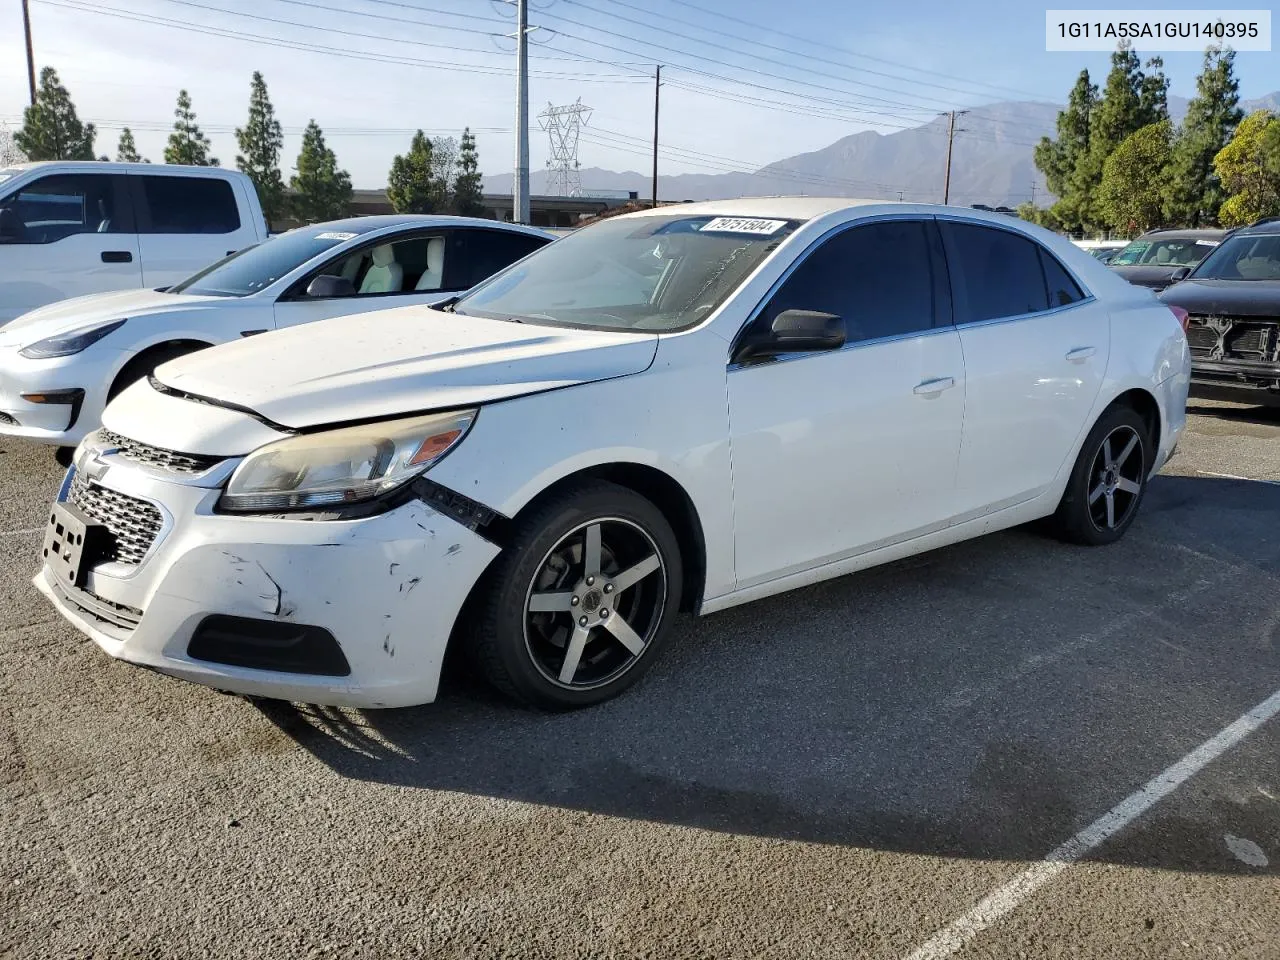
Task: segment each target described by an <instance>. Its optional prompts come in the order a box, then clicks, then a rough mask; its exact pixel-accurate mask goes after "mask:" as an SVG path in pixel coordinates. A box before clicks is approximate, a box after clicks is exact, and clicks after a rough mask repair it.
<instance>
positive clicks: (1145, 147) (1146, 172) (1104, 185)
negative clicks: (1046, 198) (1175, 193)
mask: <svg viewBox="0 0 1280 960" xmlns="http://www.w3.org/2000/svg"><path fill="white" fill-rule="evenodd" d="M1172 140H1173V125H1172V124H1171V123H1170V122H1169V121H1168V120H1161V121H1159V122H1157V123H1152V124H1148V125H1147V126H1145V127H1143V128H1142V129H1141V130H1136V131H1134V132H1133V133H1131V134H1129V136H1127V137H1125V138H1124V140H1122V141H1121V142H1120V146H1118V147H1116V148H1115V150H1113V151H1112V152H1111V156H1109V157H1107V159H1106V162H1105V163H1104V164H1103V165H1102V182H1101V183H1100V184H1099V185H1098V209H1099V210H1100V211H1101V212H1102V215H1103V216H1104V217H1105V218H1106V221H1107V223H1108V224H1110V225H1111V226H1112V227H1114V228H1115V229H1117V230H1119V231H1121V232H1123V233H1126V234H1128V235H1130V236H1133V235H1134V234H1138V233H1144V232H1145V231H1147V230H1150V229H1151V228H1152V227H1156V226H1159V225H1160V224H1161V223H1162V222H1163V220H1164V198H1163V195H1162V186H1163V183H1164V178H1165V171H1166V169H1167V168H1168V166H1169V160H1170V156H1171V151H1170V145H1171V143H1172Z"/></svg>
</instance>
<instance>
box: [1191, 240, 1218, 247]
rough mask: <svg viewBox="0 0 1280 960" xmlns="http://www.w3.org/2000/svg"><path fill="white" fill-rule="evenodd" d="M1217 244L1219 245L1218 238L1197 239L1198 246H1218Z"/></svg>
mask: <svg viewBox="0 0 1280 960" xmlns="http://www.w3.org/2000/svg"><path fill="white" fill-rule="evenodd" d="M1217 245H1218V241H1217V240H1197V241H1196V246H1197V247H1216V246H1217Z"/></svg>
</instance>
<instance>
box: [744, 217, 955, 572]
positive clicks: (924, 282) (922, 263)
mask: <svg viewBox="0 0 1280 960" xmlns="http://www.w3.org/2000/svg"><path fill="white" fill-rule="evenodd" d="M788 309H804V310H819V311H823V312H826V313H834V314H836V315H838V316H840V317H841V318H843V319H844V321H845V324H846V327H847V330H848V340H847V343H846V345H845V346H844V347H843V348H842V349H838V350H834V351H830V352H825V353H812V354H796V355H791V356H788V357H786V358H782V359H777V360H770V361H763V362H759V363H748V364H746V365H739V366H734V365H731V366H730V369H729V372H728V393H729V424H730V441H731V445H732V456H733V498H734V504H733V506H734V556H735V567H736V573H737V585H738V588H739V589H742V588H746V587H750V586H753V585H755V584H758V583H763V582H766V581H768V580H772V579H775V578H778V577H782V576H786V575H787V574H790V573H796V572H799V571H802V570H805V569H808V568H811V567H816V566H820V565H822V564H825V563H830V562H833V561H837V560H840V559H843V558H845V557H849V556H852V555H854V554H857V553H861V552H865V551H867V550H872V549H875V548H876V547H878V546H884V545H888V544H890V543H894V542H898V541H902V540H906V539H910V538H912V537H914V536H919V535H922V534H924V533H927V532H929V531H931V530H935V529H939V528H941V527H944V526H946V525H947V523H948V521H949V519H950V517H951V515H952V513H953V509H954V485H955V474H956V461H957V457H958V455H959V452H960V440H961V432H962V425H963V419H964V404H965V368H964V361H963V357H962V355H961V350H960V339H959V336H958V335H957V333H956V331H955V329H954V327H953V326H952V325H951V322H950V298H949V293H948V291H947V289H946V283H945V276H944V275H943V274H942V272H941V250H940V246H939V244H938V240H937V234H936V228H935V227H934V225H933V222H932V221H931V220H929V221H924V220H918V219H916V220H912V219H891V220H884V221H878V222H876V223H873V224H867V225H862V226H853V227H850V228H847V229H845V230H844V231H843V232H840V233H838V234H835V235H834V236H831V237H828V238H827V239H825V240H824V241H823V242H822V243H821V245H820V246H818V247H817V248H816V249H814V250H812V251H810V252H809V253H808V254H807V255H806V256H805V258H804V260H803V261H802V262H801V263H800V264H799V265H798V266H797V267H796V268H795V269H794V271H793V272H792V273H791V274H790V276H789V277H788V278H787V279H786V280H784V281H783V283H782V284H781V286H780V287H779V288H778V289H777V291H776V292H775V293H774V294H773V295H772V296H771V297H770V299H769V300H768V302H767V303H766V304H765V306H764V307H763V309H762V311H761V312H760V314H759V316H758V318H757V319H756V320H755V321H753V322H754V323H756V324H760V325H762V326H767V325H769V324H771V323H772V321H773V318H774V317H775V316H777V314H778V313H780V312H782V311H783V310H788ZM748 326H749V327H750V326H751V325H748Z"/></svg>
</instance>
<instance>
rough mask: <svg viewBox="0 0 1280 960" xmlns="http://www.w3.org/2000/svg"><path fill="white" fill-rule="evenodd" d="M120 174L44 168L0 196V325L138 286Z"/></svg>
mask: <svg viewBox="0 0 1280 960" xmlns="http://www.w3.org/2000/svg"><path fill="white" fill-rule="evenodd" d="M133 219H134V218H133V208H132V205H131V202H130V198H129V192H128V189H127V180H126V178H125V176H124V175H123V174H115V173H105V172H104V173H95V172H89V171H85V172H77V173H50V174H46V175H45V176H42V177H39V178H37V179H35V180H33V181H30V182H28V183H26V184H24V185H22V186H20V187H18V188H16V189H11V191H10V192H9V194H7V195H6V196H5V197H4V198H3V199H0V323H2V322H5V321H7V320H12V319H13V318H14V317H17V316H20V315H21V314H24V313H26V312H27V311H28V310H34V309H35V308H36V307H42V306H44V305H45V304H47V303H54V302H56V301H58V300H66V299H68V298H69V297H79V296H83V295H85V294H89V293H102V292H105V291H108V290H129V289H134V288H137V287H140V286H142V272H141V269H140V264H139V257H138V238H137V236H136V234H135V233H134V224H133Z"/></svg>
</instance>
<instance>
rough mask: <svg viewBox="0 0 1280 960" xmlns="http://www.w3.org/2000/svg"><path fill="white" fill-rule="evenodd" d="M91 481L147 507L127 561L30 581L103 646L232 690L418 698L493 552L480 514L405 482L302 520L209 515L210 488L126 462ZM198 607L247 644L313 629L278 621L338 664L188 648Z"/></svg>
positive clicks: (339, 701) (385, 700)
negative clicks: (143, 541) (394, 500)
mask: <svg viewBox="0 0 1280 960" xmlns="http://www.w3.org/2000/svg"><path fill="white" fill-rule="evenodd" d="M74 469H75V468H73V470H74ZM94 482H95V483H97V484H100V485H101V486H103V487H105V488H107V489H109V490H112V491H115V492H116V493H118V494H120V495H123V496H124V497H127V498H134V499H135V500H138V501H144V502H146V503H150V504H153V505H155V506H157V507H159V508H160V510H161V511H162V514H163V517H164V522H163V526H162V528H161V530H160V532H159V534H158V535H157V536H156V538H155V542H154V543H153V544H152V545H151V547H150V548H149V549H148V550H147V552H146V554H145V556H144V558H143V559H142V561H141V562H139V563H136V564H125V563H120V562H108V563H104V564H100V565H99V566H97V567H95V568H94V569H93V570H91V571H90V572H89V573H88V574H87V576H86V577H85V578H84V582H83V584H82V587H81V589H76V588H74V587H72V588H70V589H67V588H65V587H63V586H62V585H61V584H60V583H59V582H57V580H56V578H55V576H54V574H53V568H52V567H50V566H48V565H46V566H45V567H43V568H42V569H41V571H40V572H39V573H38V574H37V575H36V577H35V580H34V582H35V585H36V587H37V588H39V590H40V591H41V593H43V594H44V595H45V597H47V598H48V599H49V601H50V602H51V603H53V605H54V606H55V607H56V608H57V609H58V611H59V612H60V613H61V614H62V615H63V616H64V617H66V619H67V620H69V621H70V622H71V623H72V624H73V625H74V626H75V627H76V628H77V629H79V630H80V631H81V632H83V633H85V634H86V635H88V636H89V637H90V638H91V639H92V640H93V641H94V642H95V643H97V644H98V646H99V647H101V648H102V649H103V650H105V651H106V652H107V653H108V654H110V655H111V656H113V657H117V658H119V659H121V660H126V661H129V662H131V663H135V664H138V665H140V666H145V667H150V668H153V669H155V670H159V671H161V672H163V673H167V674H171V675H173V676H177V677H182V678H185V679H187V680H192V681H195V682H197V683H202V684H206V685H209V686H213V687H216V688H219V689H222V690H227V691H231V692H235V693H241V694H249V695H258V696H267V697H276V698H281V699H287V700H299V701H306V702H310V703H321V704H332V705H339V706H353V707H396V706H407V705H412V704H419V703H428V702H430V701H432V700H433V699H434V698H435V695H436V688H437V684H438V681H439V674H440V666H441V663H442V661H443V658H444V652H445V647H446V645H447V643H448V640H449V635H450V633H451V631H452V629H453V625H454V621H455V620H456V618H457V616H458V612H459V610H460V609H461V606H462V604H463V602H464V600H465V599H466V597H467V595H468V594H469V593H470V591H471V588H472V586H473V585H474V584H475V582H476V580H477V579H478V578H479V577H480V575H481V574H482V573H483V572H484V570H485V568H486V567H487V566H488V565H489V563H490V561H492V560H493V558H494V557H495V556H496V555H497V554H498V552H499V547H498V546H497V545H496V544H495V543H493V542H492V541H491V540H489V539H486V537H485V536H484V535H483V534H482V532H477V531H479V530H480V528H481V522H480V518H477V517H472V518H471V519H472V522H470V523H463V522H459V519H454V518H452V517H451V515H450V514H449V513H448V512H446V509H445V507H444V505H442V504H437V503H431V504H429V503H427V502H424V500H423V499H422V498H421V497H419V496H418V495H417V494H416V493H415V494H414V495H412V496H410V497H408V498H407V499H406V500H405V501H404V502H400V503H398V505H396V506H394V507H392V508H391V509H389V510H387V511H386V512H383V513H380V514H376V515H371V516H366V517H363V518H359V519H347V520H334V521H329V522H321V521H317V522H308V521H306V520H302V519H298V518H296V517H291V518H283V517H245V516H227V515H223V514H218V513H215V512H214V510H213V507H214V504H215V503H216V500H217V497H218V495H219V492H220V491H219V490H218V489H217V488H215V487H208V486H204V487H202V486H197V485H194V483H193V482H190V481H189V482H166V481H163V480H160V479H157V478H156V477H155V476H154V475H149V474H148V472H146V471H142V470H137V469H108V470H107V472H106V473H105V474H103V475H101V477H100V478H99V479H97V480H95V481H94ZM433 486H436V485H433ZM69 488H70V484H64V492H63V494H62V497H61V498H60V499H65V497H66V496H67V489H69ZM443 489H444V488H438V486H437V488H436V490H435V491H434V493H435V496H436V499H437V500H439V499H442V498H443V494H442V493H440V491H442V490H443ZM463 506H465V504H463ZM476 506H477V507H478V506H479V505H476ZM461 510H462V507H461V506H457V505H455V506H454V507H453V513H455V514H456V513H459V512H460V511H461ZM489 519H493V518H489ZM210 617H219V618H221V619H220V620H219V621H218V622H219V623H223V624H225V623H228V622H230V623H241V622H244V621H252V623H253V624H256V626H254V627H253V629H252V631H251V634H252V636H256V637H259V638H262V637H266V638H268V639H267V640H262V641H260V642H276V641H275V640H274V639H272V638H273V637H274V636H275V635H277V634H279V635H281V636H287V635H288V634H289V633H290V631H289V630H288V629H284V628H283V627H282V626H281V625H295V626H298V627H299V628H315V629H313V630H305V629H299V630H295V631H292V632H293V633H298V634H311V635H313V636H318V635H322V634H325V633H327V634H328V635H331V637H332V638H333V640H335V641H336V643H337V646H338V647H339V648H340V651H341V657H340V659H342V658H344V659H345V662H346V664H347V665H349V672H348V673H346V675H341V676H335V675H332V671H331V672H330V675H324V674H320V673H315V672H312V673H307V672H292V671H285V670H272V669H262V668H257V667H246V666H241V665H235V663H228V662H211V661H210V660H208V659H202V658H201V657H196V656H192V654H191V650H190V647H191V645H192V640H193V637H194V636H196V635H197V633H198V632H200V631H201V630H204V631H205V632H206V633H207V630H208V623H207V621H208V619H209V618H210ZM236 618H242V619H236ZM202 624H203V625H204V627H202ZM241 639H243V638H241ZM246 642H248V641H246ZM207 649H209V647H208V644H204V645H203V646H200V647H199V649H198V650H197V652H200V651H202V650H207ZM229 659H231V660H235V661H237V662H245V661H244V658H243V657H240V658H236V657H231V658H229ZM250 662H252V661H250ZM282 662H290V661H287V660H284V661H282Z"/></svg>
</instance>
